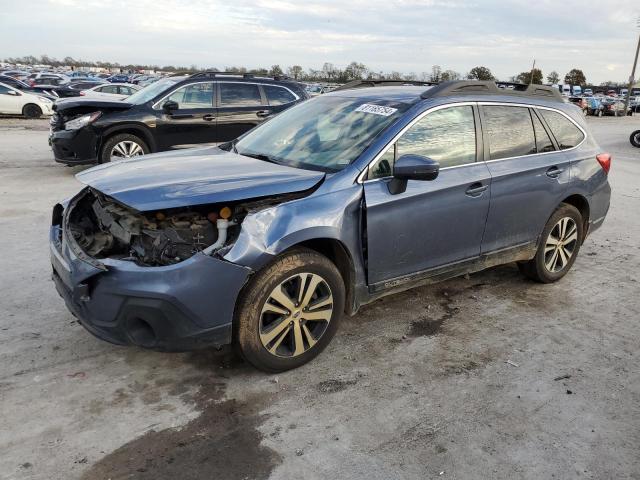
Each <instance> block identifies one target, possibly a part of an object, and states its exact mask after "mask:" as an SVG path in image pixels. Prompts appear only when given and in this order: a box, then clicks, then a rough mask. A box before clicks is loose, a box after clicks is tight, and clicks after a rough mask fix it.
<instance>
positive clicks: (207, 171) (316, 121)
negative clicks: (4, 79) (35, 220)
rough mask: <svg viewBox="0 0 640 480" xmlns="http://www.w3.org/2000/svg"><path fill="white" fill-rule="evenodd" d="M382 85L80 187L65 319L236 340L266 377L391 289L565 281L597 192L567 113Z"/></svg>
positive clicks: (308, 355) (467, 90) (588, 156)
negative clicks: (453, 281) (453, 282)
mask: <svg viewBox="0 0 640 480" xmlns="http://www.w3.org/2000/svg"><path fill="white" fill-rule="evenodd" d="M389 83H392V82H365V83H362V84H360V85H349V86H348V88H345V89H341V90H337V91H335V92H333V93H330V94H327V95H323V96H321V97H316V98H314V99H311V100H308V101H306V102H303V103H301V104H299V105H297V106H295V107H292V108H291V109H289V110H286V111H284V112H282V113H281V114H279V115H277V116H275V117H274V118H272V119H270V120H269V121H267V122H265V123H264V124H262V125H260V126H258V127H257V128H255V129H253V130H251V131H250V132H248V133H246V134H245V135H243V136H242V137H240V138H238V139H237V140H234V141H233V142H229V143H226V144H223V145H221V146H219V147H216V148H213V147H208V148H199V149H192V150H184V151H180V152H165V153H160V154H155V155H149V156H145V157H140V158H136V159H130V160H123V161H121V162H116V163H112V164H106V165H101V166H98V167H95V168H92V169H90V170H87V171H85V172H83V173H81V174H79V175H78V179H79V180H80V181H81V182H83V183H84V184H86V187H85V188H84V189H83V190H82V191H80V192H79V193H78V194H77V195H76V196H75V197H73V198H72V199H70V200H68V201H66V202H63V203H62V204H58V205H56V206H55V207H54V210H53V222H52V227H51V233H50V250H51V260H52V263H53V279H54V281H55V284H56V288H57V290H58V292H59V293H60V295H61V296H62V297H63V298H64V300H65V302H66V304H67V306H68V308H69V310H71V312H72V313H73V314H74V315H75V316H77V317H78V319H79V321H80V322H81V324H82V325H83V326H84V327H85V328H86V329H87V330H89V331H90V332H91V333H92V334H94V335H96V336H97V337H99V338H101V339H104V340H106V341H109V342H112V343H115V344H130V345H138V346H141V347H145V348H152V349H158V350H173V351H179V350H190V349H195V348H201V347H208V346H213V345H222V344H227V343H234V344H235V345H236V346H237V347H238V349H239V351H240V352H241V353H242V355H243V356H244V357H245V358H246V360H248V361H249V362H250V363H252V364H253V365H255V366H256V367H258V368H260V369H263V370H266V371H270V372H276V371H282V370H286V369H290V368H294V367H297V366H299V365H302V364H304V363H305V362H307V361H309V360H311V359H312V358H314V357H315V356H316V355H317V354H318V353H320V352H321V351H322V349H323V348H325V347H326V345H327V344H328V343H329V342H330V341H331V338H332V337H333V336H334V334H335V333H336V330H337V328H338V323H339V321H340V318H341V316H342V315H343V313H347V314H349V315H354V314H355V313H356V312H357V311H358V308H359V307H360V306H361V305H364V304H366V303H369V302H372V301H373V300H375V299H377V298H380V297H382V296H384V295H387V294H390V293H393V292H398V291H401V290H406V289H408V288H412V287H414V286H416V285H421V284H425V283H428V282H433V281H437V280H442V279H445V278H450V277H453V276H457V275H461V274H465V273H469V272H475V271H478V270H481V269H484V268H487V267H490V266H493V265H498V264H503V263H507V262H517V264H518V266H519V268H520V270H521V271H522V273H523V274H524V275H525V276H527V277H529V278H531V279H534V280H536V281H539V282H543V283H548V282H554V281H557V280H559V279H560V278H562V277H563V276H564V275H565V274H566V273H567V272H568V271H569V269H570V268H571V266H572V265H573V263H574V262H575V260H576V257H577V256H578V252H579V250H580V246H581V244H582V243H583V241H584V240H585V238H586V237H587V235H588V234H589V233H591V232H592V231H594V230H595V229H596V228H598V227H600V226H601V225H602V222H603V220H604V218H605V216H606V214H607V210H608V208H609V198H610V193H611V190H610V187H609V183H608V181H607V174H608V171H609V167H610V162H611V157H610V156H609V155H608V154H606V153H604V152H602V150H601V149H600V147H599V146H598V144H597V143H596V142H595V140H594V139H593V137H592V135H591V134H590V132H589V129H588V128H587V126H586V124H585V121H584V119H583V116H582V115H581V113H580V111H579V110H578V109H577V108H576V107H575V106H573V105H569V104H565V103H564V102H563V101H562V99H561V97H560V95H559V93H558V92H557V91H555V90H554V89H553V88H550V87H544V86H539V85H531V86H529V87H526V86H522V87H516V88H515V89H513V90H504V89H500V88H498V86H497V85H496V84H495V83H493V82H470V81H459V82H447V83H443V84H440V85H437V86H424V85H423V86H416V85H412V86H407V85H389ZM369 84H371V85H373V86H372V87H368V85H369Z"/></svg>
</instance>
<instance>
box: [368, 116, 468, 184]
mask: <svg viewBox="0 0 640 480" xmlns="http://www.w3.org/2000/svg"><path fill="white" fill-rule="evenodd" d="M406 154H414V155H422V156H423V157H429V158H432V159H433V160H436V161H437V162H439V163H440V168H446V167H454V166H457V165H465V164H467V163H474V162H475V161H476V128H475V120H474V117H473V108H472V107H471V106H466V105H465V106H460V107H448V108H443V109H441V110H436V111H435V112H431V113H429V114H427V115H425V116H424V117H423V118H421V119H420V120H419V121H418V122H416V123H415V124H414V125H412V126H411V128H409V130H407V131H406V132H405V133H404V134H403V135H402V136H401V137H400V138H399V139H398V141H397V142H396V143H395V144H394V145H391V146H390V147H389V148H388V149H387V151H386V152H385V153H384V155H382V156H381V157H380V158H379V159H378V161H376V163H375V164H373V165H372V166H371V168H370V170H369V174H368V178H367V179H368V180H371V179H374V178H384V177H390V176H391V175H392V174H393V164H394V162H395V160H396V159H397V158H398V157H400V156H402V155H406Z"/></svg>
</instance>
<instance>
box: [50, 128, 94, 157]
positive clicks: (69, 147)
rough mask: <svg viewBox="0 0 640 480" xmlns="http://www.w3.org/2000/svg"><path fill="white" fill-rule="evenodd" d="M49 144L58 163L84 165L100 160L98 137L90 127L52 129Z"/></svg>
mask: <svg viewBox="0 0 640 480" xmlns="http://www.w3.org/2000/svg"><path fill="white" fill-rule="evenodd" d="M49 145H50V146H51V149H52V150H53V156H54V159H55V161H56V162H58V163H63V164H65V165H84V164H91V163H97V161H98V137H97V136H96V134H95V133H94V132H93V130H92V129H91V128H88V127H85V128H81V129H79V130H56V131H52V132H51V133H50V135H49Z"/></svg>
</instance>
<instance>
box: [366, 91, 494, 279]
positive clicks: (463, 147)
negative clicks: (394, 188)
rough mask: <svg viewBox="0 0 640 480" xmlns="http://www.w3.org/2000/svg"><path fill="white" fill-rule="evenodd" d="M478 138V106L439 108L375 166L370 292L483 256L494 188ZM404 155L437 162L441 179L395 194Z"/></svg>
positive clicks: (369, 191) (369, 197)
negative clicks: (394, 178) (395, 165)
mask: <svg viewBox="0 0 640 480" xmlns="http://www.w3.org/2000/svg"><path fill="white" fill-rule="evenodd" d="M480 139H481V134H480V127H479V117H478V113H477V107H476V106H474V105H472V104H466V105H458V106H450V107H444V108H440V109H437V110H434V111H432V112H430V113H428V114H427V115H426V116H424V117H422V118H421V119H420V120H418V121H417V122H415V123H414V124H413V125H412V126H411V127H410V128H409V129H408V130H406V131H405V132H404V133H403V134H402V136H401V137H400V138H399V139H398V140H397V141H396V142H395V144H394V145H391V146H390V147H389V148H388V150H387V151H386V152H385V153H384V154H383V155H382V157H380V158H379V159H378V160H377V161H376V162H375V163H374V164H373V165H372V166H371V167H370V169H369V172H368V177H367V180H365V182H364V194H365V202H366V222H367V223H366V225H367V226H366V228H367V252H368V283H369V286H370V288H371V289H372V290H378V289H382V288H386V287H388V286H392V285H391V284H389V282H393V284H396V282H398V283H403V281H402V279H403V277H408V276H411V275H413V274H416V273H422V272H426V271H428V270H431V269H434V268H437V267H442V266H445V265H450V264H453V263H456V262H460V261H464V260H467V259H474V258H477V257H479V255H480V246H481V244H482V236H483V233H484V228H485V223H486V220H487V215H488V212H489V198H490V187H491V176H490V174H489V170H488V168H487V166H486V164H485V163H484V161H482V142H481V140H480ZM404 154H417V155H422V156H425V157H429V158H432V159H434V160H436V161H438V162H439V163H440V172H439V175H438V177H437V178H436V179H435V180H430V181H425V180H408V182H407V188H406V190H405V191H404V192H401V193H396V194H393V193H391V192H390V191H389V182H390V181H391V179H392V177H391V175H392V172H393V163H394V161H395V160H396V159H397V158H399V157H400V156H402V155H404Z"/></svg>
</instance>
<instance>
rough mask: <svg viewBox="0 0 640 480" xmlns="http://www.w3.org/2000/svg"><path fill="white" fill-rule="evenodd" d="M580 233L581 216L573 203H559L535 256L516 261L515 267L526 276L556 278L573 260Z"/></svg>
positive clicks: (563, 274)
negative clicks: (524, 260)
mask: <svg viewBox="0 0 640 480" xmlns="http://www.w3.org/2000/svg"><path fill="white" fill-rule="evenodd" d="M583 235H584V226H583V219H582V215H581V214H580V212H579V211H578V209H577V208H576V207H574V206H573V205H569V204H566V203H563V204H561V205H560V206H559V207H558V208H557V209H556V211H555V212H553V215H551V218H549V220H548V221H547V224H546V225H545V227H544V230H543V231H542V235H541V237H540V238H541V240H540V245H538V251H537V252H536V256H535V257H533V259H531V260H529V261H527V262H519V263H518V268H519V269H520V271H521V272H522V273H523V274H524V275H525V276H526V277H528V278H530V279H532V280H535V281H537V282H540V283H552V282H557V281H558V280H560V279H561V278H562V277H564V276H565V275H566V274H567V272H568V271H569V270H570V269H571V267H572V265H573V263H574V262H575V260H576V257H577V256H578V252H579V251H580V245H581V244H582V240H583V238H584V236H583Z"/></svg>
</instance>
